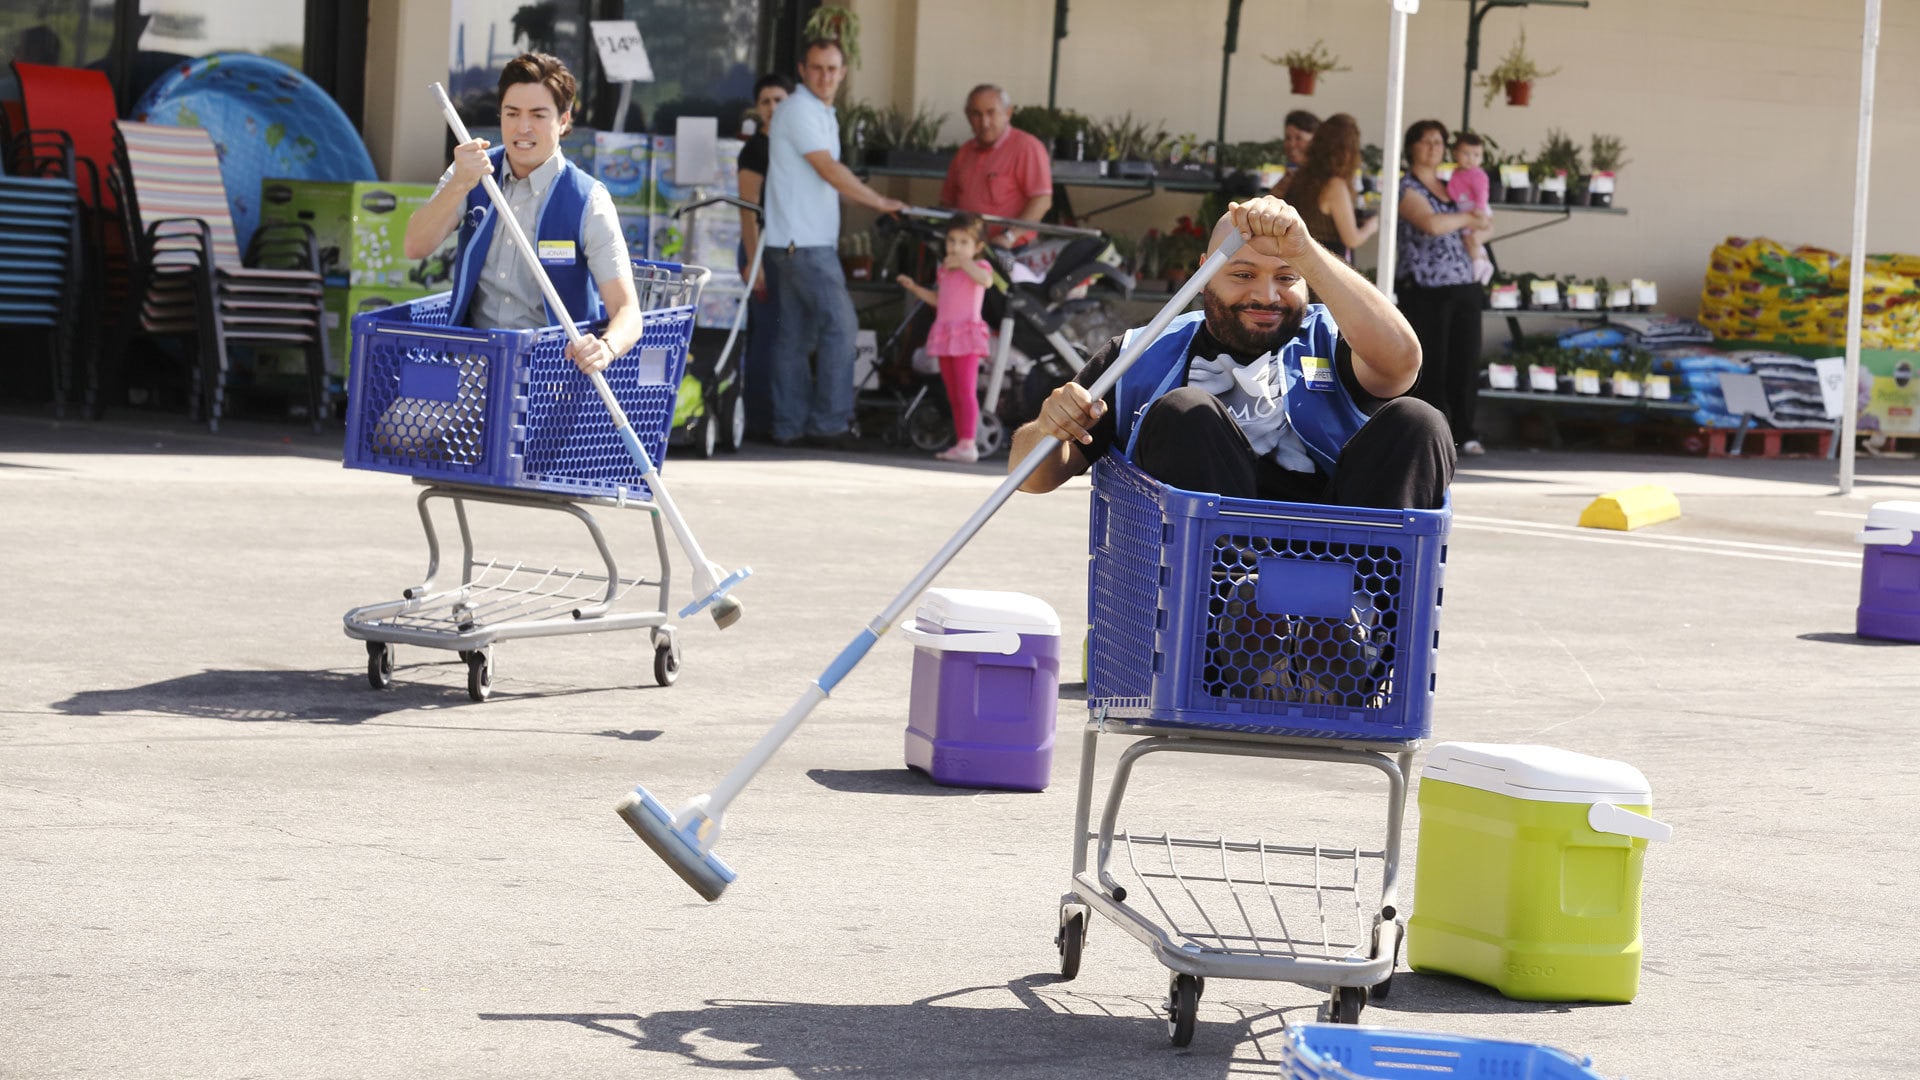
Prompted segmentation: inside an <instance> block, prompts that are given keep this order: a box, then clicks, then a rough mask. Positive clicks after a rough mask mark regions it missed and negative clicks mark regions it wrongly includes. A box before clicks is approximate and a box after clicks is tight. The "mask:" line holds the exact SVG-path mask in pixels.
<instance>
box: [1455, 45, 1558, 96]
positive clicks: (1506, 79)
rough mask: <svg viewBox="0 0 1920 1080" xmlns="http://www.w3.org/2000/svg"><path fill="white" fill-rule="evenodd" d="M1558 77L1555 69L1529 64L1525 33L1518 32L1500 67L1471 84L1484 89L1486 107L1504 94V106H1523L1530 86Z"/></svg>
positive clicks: (1530, 61)
mask: <svg viewBox="0 0 1920 1080" xmlns="http://www.w3.org/2000/svg"><path fill="white" fill-rule="evenodd" d="M1559 73H1560V69H1559V68H1553V69H1551V70H1543V69H1541V68H1540V66H1539V65H1537V64H1535V63H1534V62H1533V57H1532V56H1530V55H1528V54H1527V32H1526V30H1525V29H1522V30H1521V31H1520V37H1519V39H1518V40H1516V41H1515V42H1514V43H1513V48H1511V49H1508V50H1507V55H1505V56H1503V57H1501V58H1500V63H1499V64H1498V65H1497V66H1495V67H1494V69H1493V70H1492V71H1489V72H1487V73H1486V74H1485V75H1482V76H1480V77H1479V78H1478V79H1477V80H1475V81H1476V82H1477V83H1478V84H1479V85H1481V86H1484V87H1486V88H1487V99H1486V102H1485V104H1486V105H1489V106H1490V105H1492V104H1493V99H1494V97H1495V96H1497V95H1498V94H1499V93H1500V92H1501V91H1502V90H1504V91H1506V94H1507V104H1509V105H1516V106H1524V105H1526V104H1527V103H1528V102H1530V101H1532V100H1533V84H1534V83H1536V82H1538V81H1540V80H1541V79H1545V78H1548V77H1550V76H1553V75H1558V74H1559Z"/></svg>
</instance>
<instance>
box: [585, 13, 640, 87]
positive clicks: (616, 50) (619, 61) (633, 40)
mask: <svg viewBox="0 0 1920 1080" xmlns="http://www.w3.org/2000/svg"><path fill="white" fill-rule="evenodd" d="M591 25H592V27H593V45H594V48H596V49H598V50H600V67H601V69H602V70H604V71H605V72H606V73H607V81H608V82H610V83H624V82H652V81H653V64H652V63H651V62H650V61H648V59H647V47H646V45H645V44H644V43H642V42H641V40H640V27H639V26H638V25H637V24H636V23H634V22H633V20H631V19H625V20H610V21H605V22H602V21H598V20H596V21H594V22H593V23H592V24H591Z"/></svg>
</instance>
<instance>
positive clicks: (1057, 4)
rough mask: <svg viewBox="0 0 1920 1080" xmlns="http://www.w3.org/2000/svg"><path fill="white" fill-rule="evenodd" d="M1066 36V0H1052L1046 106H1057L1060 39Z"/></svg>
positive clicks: (1051, 107)
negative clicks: (1049, 65) (1050, 51)
mask: <svg viewBox="0 0 1920 1080" xmlns="http://www.w3.org/2000/svg"><path fill="white" fill-rule="evenodd" d="M1066 36H1067V0H1053V65H1052V66H1051V67H1049V68H1048V69H1047V108H1049V109H1053V108H1058V107H1059V105H1058V95H1059V90H1060V39H1061V38H1063V37H1066Z"/></svg>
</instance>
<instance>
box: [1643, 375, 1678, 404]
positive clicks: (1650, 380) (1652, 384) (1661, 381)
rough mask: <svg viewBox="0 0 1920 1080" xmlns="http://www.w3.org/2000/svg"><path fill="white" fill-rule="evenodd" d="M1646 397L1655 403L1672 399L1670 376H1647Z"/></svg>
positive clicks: (1671, 379) (1671, 378)
mask: <svg viewBox="0 0 1920 1080" xmlns="http://www.w3.org/2000/svg"><path fill="white" fill-rule="evenodd" d="M1647 396H1648V397H1650V398H1652V399H1653V400H1655V401H1671V400H1672V399H1673V377H1672V376H1670V375H1649V376H1647Z"/></svg>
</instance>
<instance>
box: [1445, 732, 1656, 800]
mask: <svg viewBox="0 0 1920 1080" xmlns="http://www.w3.org/2000/svg"><path fill="white" fill-rule="evenodd" d="M1420 776H1421V777H1422V778H1423V779H1427V780H1445V781H1446V782H1447V783H1450V784H1461V785H1463V786H1466V787H1473V788H1479V789H1480V790H1482V791H1491V792H1494V793H1495V794H1498V795H1511V796H1513V797H1514V798H1516V799H1528V800H1530V801H1533V802H1566V803H1582V802H1610V803H1613V804H1615V805H1617V806H1652V805H1653V788H1652V786H1651V785H1649V784H1648V783H1647V778H1646V776H1645V775H1644V774H1642V773H1641V772H1640V770H1639V769H1636V768H1634V767H1633V766H1631V765H1629V764H1627V763H1626V762H1624V761H1612V760H1609V759H1607V758H1598V757H1590V756H1588V755H1586V754H1576V753H1574V752H1573V751H1571V750H1561V749H1559V748H1558V747H1553V746H1528V745H1505V744H1501V743H1464V742H1447V743H1440V744H1439V745H1437V746H1435V747H1434V748H1433V749H1432V750H1431V751H1429V752H1428V753H1427V764H1426V766H1425V767H1424V768H1422V769H1421V770H1420Z"/></svg>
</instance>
